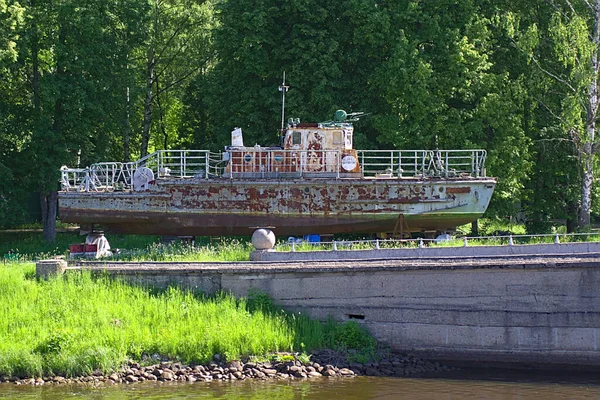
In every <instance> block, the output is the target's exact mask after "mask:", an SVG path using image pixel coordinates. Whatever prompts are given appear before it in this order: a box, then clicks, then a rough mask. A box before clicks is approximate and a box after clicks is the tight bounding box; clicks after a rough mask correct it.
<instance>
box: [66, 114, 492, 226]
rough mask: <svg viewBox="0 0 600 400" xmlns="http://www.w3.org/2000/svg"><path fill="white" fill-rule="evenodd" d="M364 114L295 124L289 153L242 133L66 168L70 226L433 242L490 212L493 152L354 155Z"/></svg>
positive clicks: (288, 136)
mask: <svg viewBox="0 0 600 400" xmlns="http://www.w3.org/2000/svg"><path fill="white" fill-rule="evenodd" d="M353 117H355V115H353V114H349V115H348V114H346V113H345V112H344V111H342V110H339V111H337V112H336V113H335V116H334V119H333V120H331V121H327V122H322V123H301V122H300V121H299V120H298V119H290V120H289V121H288V123H287V126H285V127H282V136H281V146H278V147H261V146H258V145H256V146H252V147H247V146H244V144H243V136H242V132H241V130H240V129H239V128H236V129H235V130H234V131H233V132H232V145H231V146H227V147H226V148H225V150H224V151H222V152H220V153H215V152H211V151H208V150H160V151H156V152H154V153H152V154H150V155H148V156H146V157H144V158H142V159H140V160H137V161H135V162H130V163H119V162H100V163H96V164H92V165H91V166H89V167H88V168H68V167H62V168H61V191H60V192H59V207H60V218H61V220H62V221H64V222H68V223H78V224H80V225H81V226H82V227H89V228H91V227H101V229H103V230H104V231H107V232H113V233H131V234H157V235H175V236H184V235H185V236H212V235H244V236H247V235H250V234H252V231H253V229H256V228H258V227H269V228H271V229H273V231H274V232H275V234H277V235H286V236H287V235H305V234H337V233H365V234H367V233H376V234H379V233H387V234H389V233H395V234H397V235H398V234H399V235H404V236H406V235H407V234H410V233H414V232H423V233H425V234H426V235H427V234H428V235H431V236H433V235H435V234H437V233H439V232H445V231H449V230H452V229H454V228H455V227H456V226H458V225H462V224H465V223H469V222H472V221H474V220H475V219H477V218H479V217H481V216H482V215H483V213H484V212H485V210H486V208H487V206H488V204H489V201H490V198H491V196H492V193H493V191H494V187H495V185H496V179H495V178H489V177H486V172H485V159H486V151H485V150H355V149H354V148H353V125H352V122H353ZM282 125H283V123H282Z"/></svg>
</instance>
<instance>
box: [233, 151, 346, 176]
mask: <svg viewBox="0 0 600 400" xmlns="http://www.w3.org/2000/svg"><path fill="white" fill-rule="evenodd" d="M228 154H229V160H228V166H227V169H226V175H225V176H226V177H228V178H234V177H239V178H243V177H249V178H250V177H253V178H277V177H302V176H310V175H311V174H314V175H316V176H320V177H335V178H339V177H340V173H343V172H345V171H342V168H341V158H342V153H341V151H339V150H283V149H263V148H245V149H243V150H240V151H237V150H236V149H232V150H231V151H230V152H229V153H228Z"/></svg>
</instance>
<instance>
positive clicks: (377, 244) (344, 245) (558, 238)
mask: <svg viewBox="0 0 600 400" xmlns="http://www.w3.org/2000/svg"><path fill="white" fill-rule="evenodd" d="M590 238H595V240H594V239H592V240H589V239H590ZM589 241H592V242H593V241H600V233H594V232H592V233H552V234H538V235H503V236H474V237H469V236H465V237H460V238H452V239H443V240H440V239H425V238H417V239H372V240H367V239H365V240H334V241H330V242H310V241H304V240H302V239H301V238H298V239H296V238H294V237H290V238H289V239H288V241H287V242H284V243H279V244H277V245H276V246H275V249H276V250H277V251H279V252H286V251H291V252H296V251H314V250H321V251H328V250H329V251H341V250H380V249H400V248H425V247H469V246H516V245H527V244H561V243H573V242H589Z"/></svg>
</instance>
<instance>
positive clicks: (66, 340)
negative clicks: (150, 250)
mask: <svg viewBox="0 0 600 400" xmlns="http://www.w3.org/2000/svg"><path fill="white" fill-rule="evenodd" d="M0 304H2V305H3V307H1V308H0V337H2V338H3V340H2V341H0V377H2V379H3V380H13V381H23V379H26V378H36V379H38V382H40V381H39V379H42V380H43V381H44V382H46V381H54V379H57V378H58V377H62V378H63V379H65V380H67V379H84V378H75V377H88V379H89V377H94V376H96V377H97V376H105V377H109V376H111V374H112V373H113V372H114V373H116V374H117V375H118V374H119V373H121V374H123V373H126V370H127V369H125V370H122V366H123V365H128V367H129V368H131V367H132V366H134V365H137V364H138V363H139V364H142V365H143V364H154V363H155V362H156V361H157V360H156V359H158V360H163V361H164V360H171V362H172V363H174V362H176V363H180V364H177V365H187V366H189V368H193V367H196V366H200V365H204V366H205V369H206V368H209V367H211V365H212V363H214V362H215V361H220V363H217V364H216V365H217V366H219V367H220V368H225V367H224V363H225V362H226V360H242V359H246V360H248V359H249V357H250V356H251V355H252V356H255V357H256V358H257V359H258V360H261V359H262V360H267V359H269V360H272V358H271V356H270V355H272V354H279V353H282V352H284V353H289V354H292V355H293V357H292V358H293V360H289V359H287V360H286V362H288V361H298V360H302V361H304V364H302V365H301V366H303V367H305V370H306V372H305V373H308V372H315V371H311V370H310V369H309V367H312V368H315V366H314V365H312V364H310V362H309V356H308V355H309V354H311V353H312V352H314V351H316V350H318V349H324V348H329V349H335V350H337V351H338V352H343V353H345V354H347V355H348V357H349V358H348V360H347V361H348V362H363V363H364V362H369V361H371V360H372V359H376V358H378V357H380V356H379V353H378V352H377V351H378V349H377V345H376V342H375V339H373V337H371V336H370V335H369V333H368V332H367V331H366V330H365V329H364V328H363V327H361V326H360V325H359V324H357V323H355V322H347V323H343V324H341V323H335V322H333V321H328V322H320V321H316V320H312V319H310V318H308V317H307V316H306V315H304V314H302V313H287V312H284V311H283V310H281V309H279V308H277V307H276V306H275V305H274V304H273V303H272V301H271V299H270V298H269V297H268V296H266V295H265V294H263V293H261V292H254V293H252V294H250V295H249V296H248V297H247V298H235V297H233V296H232V295H229V294H225V293H217V294H215V295H212V296H207V295H205V294H203V293H200V292H199V291H198V290H194V289H193V288H190V289H189V290H184V289H181V288H179V287H177V286H170V287H168V288H166V289H156V288H154V287H150V286H147V287H144V286H142V285H128V284H127V283H125V282H122V281H120V280H119V279H112V278H110V277H109V276H107V275H100V276H93V275H92V273H91V272H89V271H72V272H70V273H69V274H66V275H64V276H57V277H54V278H51V279H49V280H43V279H38V278H36V277H35V271H34V265H32V264H18V263H17V264H8V265H6V266H4V267H3V268H0ZM215 355H219V356H218V358H215V357H216V356H215ZM271 362H273V361H271ZM312 362H315V361H312ZM128 363H133V364H128ZM329 364H331V365H332V366H334V367H337V368H340V366H339V365H337V364H334V363H332V362H330V363H329ZM323 365H324V366H326V365H327V364H323ZM299 367H300V366H299ZM226 368H231V365H228V366H226ZM262 368H264V369H267V370H268V369H270V368H267V366H266V364H263V365H262ZM316 369H318V368H316ZM211 371H212V370H211ZM143 372H146V373H147V372H148V371H147V370H144V371H143ZM167 372H168V371H167ZM172 372H173V373H175V372H177V371H172ZM228 372H236V371H231V370H229V371H228ZM240 372H242V371H240ZM278 372H281V371H278ZM316 372H319V371H316ZM321 372H322V371H321ZM321 372H319V373H321ZM334 372H336V371H335V370H334ZM263 373H265V374H266V372H263ZM336 374H337V372H336ZM126 376H128V375H121V376H120V379H124V378H126ZM134 376H135V375H134ZM141 376H143V374H142V375H141ZM186 376H187V375H186ZM228 376H229V375H228ZM44 377H46V379H48V380H45V379H44ZM92 379H93V378H92ZM196 379H198V377H196Z"/></svg>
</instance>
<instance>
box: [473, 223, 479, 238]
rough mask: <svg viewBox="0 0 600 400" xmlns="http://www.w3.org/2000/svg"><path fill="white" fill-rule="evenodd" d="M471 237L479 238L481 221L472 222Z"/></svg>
mask: <svg viewBox="0 0 600 400" xmlns="http://www.w3.org/2000/svg"><path fill="white" fill-rule="evenodd" d="M471 236H479V220H477V219H476V220H475V221H473V222H471Z"/></svg>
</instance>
